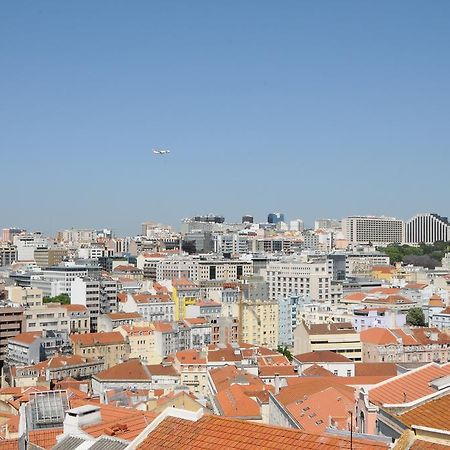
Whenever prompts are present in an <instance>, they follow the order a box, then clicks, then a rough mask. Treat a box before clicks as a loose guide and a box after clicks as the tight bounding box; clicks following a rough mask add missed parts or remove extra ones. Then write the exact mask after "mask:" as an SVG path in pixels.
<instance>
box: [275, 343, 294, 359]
mask: <svg viewBox="0 0 450 450" xmlns="http://www.w3.org/2000/svg"><path fill="white" fill-rule="evenodd" d="M277 352H278V353H281V354H282V355H284V356H286V358H287V359H288V360H289V361H292V358H293V356H292V353H291V352H290V351H289V350H288V348H287V347H282V346H281V345H279V346H278V347H277Z"/></svg>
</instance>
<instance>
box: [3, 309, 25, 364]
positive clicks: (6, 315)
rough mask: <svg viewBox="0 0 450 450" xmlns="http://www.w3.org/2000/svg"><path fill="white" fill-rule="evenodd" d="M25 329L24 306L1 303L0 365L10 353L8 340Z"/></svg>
mask: <svg viewBox="0 0 450 450" xmlns="http://www.w3.org/2000/svg"><path fill="white" fill-rule="evenodd" d="M24 329H25V325H24V319H23V308H22V307H15V306H10V305H8V304H3V305H0V365H2V364H3V362H4V361H5V359H6V357H7V353H8V340H9V339H10V338H13V337H15V336H17V335H18V334H20V333H22V332H23V331H24Z"/></svg>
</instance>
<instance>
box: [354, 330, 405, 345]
mask: <svg viewBox="0 0 450 450" xmlns="http://www.w3.org/2000/svg"><path fill="white" fill-rule="evenodd" d="M359 338H360V339H361V342H362V343H367V344H376V345H388V344H396V343H397V338H396V337H395V335H394V334H393V333H391V331H390V330H389V329H388V328H377V327H374V328H368V329H367V330H362V331H361V333H360V335H359Z"/></svg>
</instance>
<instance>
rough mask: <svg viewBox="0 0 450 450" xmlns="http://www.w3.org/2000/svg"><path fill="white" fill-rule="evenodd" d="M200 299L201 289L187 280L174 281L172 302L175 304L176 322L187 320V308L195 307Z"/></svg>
mask: <svg viewBox="0 0 450 450" xmlns="http://www.w3.org/2000/svg"><path fill="white" fill-rule="evenodd" d="M199 299H200V289H199V288H198V286H197V285H196V284H195V283H193V282H192V281H191V280H189V279H187V278H174V279H173V280H172V300H173V302H174V304H175V320H183V319H184V318H186V307H187V306H190V305H195V304H196V303H197V302H198V300H199Z"/></svg>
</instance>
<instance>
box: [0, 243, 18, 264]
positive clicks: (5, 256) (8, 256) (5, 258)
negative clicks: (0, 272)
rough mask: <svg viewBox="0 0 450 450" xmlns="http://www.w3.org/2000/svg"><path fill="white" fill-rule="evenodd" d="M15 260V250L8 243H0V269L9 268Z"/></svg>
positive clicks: (14, 247)
mask: <svg viewBox="0 0 450 450" xmlns="http://www.w3.org/2000/svg"><path fill="white" fill-rule="evenodd" d="M16 259H17V248H16V246H15V245H12V244H10V243H8V242H0V267H3V266H9V265H10V264H12V263H13V262H14V261H15V260H16Z"/></svg>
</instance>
